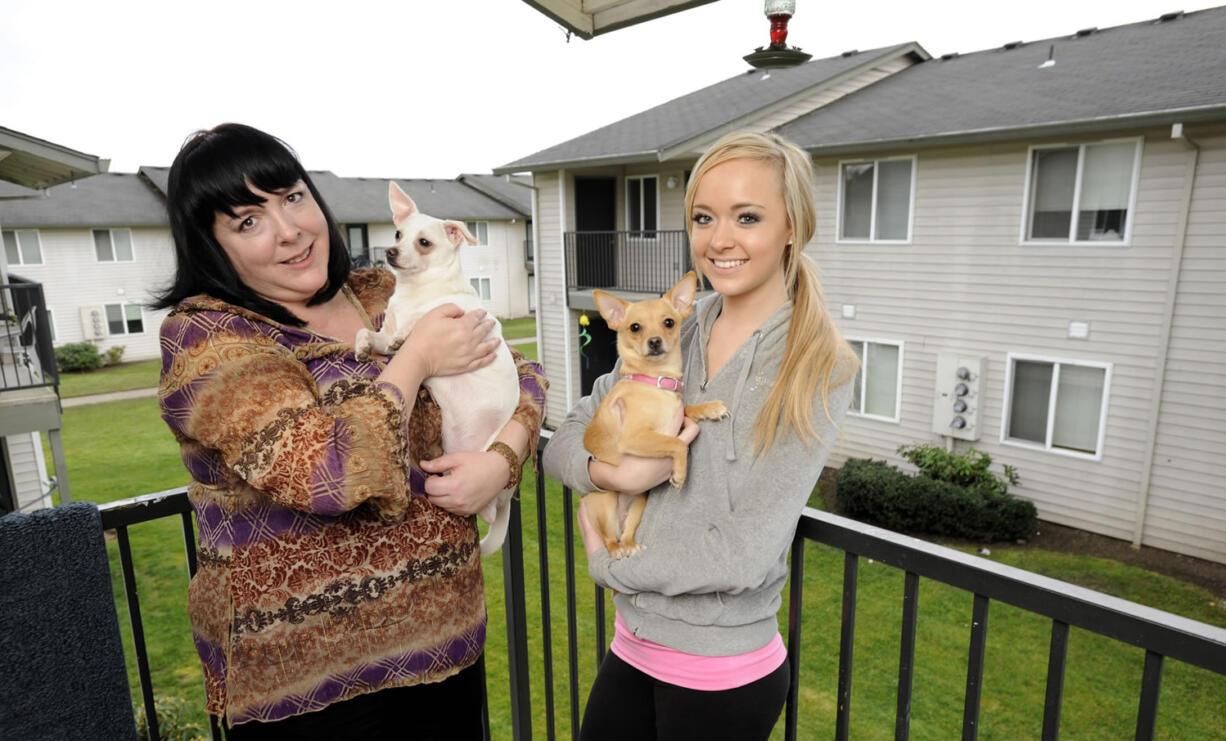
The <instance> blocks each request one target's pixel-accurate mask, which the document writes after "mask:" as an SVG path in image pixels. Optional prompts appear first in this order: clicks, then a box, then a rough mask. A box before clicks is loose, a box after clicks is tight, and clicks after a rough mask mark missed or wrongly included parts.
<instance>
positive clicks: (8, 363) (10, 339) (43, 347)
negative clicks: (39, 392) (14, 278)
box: [0, 283, 59, 391]
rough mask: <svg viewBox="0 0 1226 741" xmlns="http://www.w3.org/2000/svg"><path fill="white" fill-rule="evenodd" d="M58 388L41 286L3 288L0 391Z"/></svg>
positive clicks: (0, 289)
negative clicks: (46, 387)
mask: <svg viewBox="0 0 1226 741" xmlns="http://www.w3.org/2000/svg"><path fill="white" fill-rule="evenodd" d="M58 385H59V373H58V371H57V369H56V365H55V348H53V347H52V344H51V324H50V322H49V321H48V319H47V303H46V301H45V300H44V299H43V287H42V284H40V283H8V284H4V285H0V391H11V390H14V389H27V388H39V387H43V386H49V387H51V388H55V387H56V386H58Z"/></svg>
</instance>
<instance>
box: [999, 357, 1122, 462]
mask: <svg viewBox="0 0 1226 741" xmlns="http://www.w3.org/2000/svg"><path fill="white" fill-rule="evenodd" d="M1016 360H1032V361H1035V362H1039V363H1052V364H1053V365H1054V366H1055V367H1054V368H1053V369H1052V378H1051V389H1050V391H1049V392H1048V393H1049V397H1048V400H1047V404H1048V406H1047V432H1046V442H1044V443H1042V444H1040V443H1036V442H1031V441H1029V440H1018V439H1016V438H1012V437H1009V422H1010V419H1009V413H1010V411H1011V410H1012V402H1013V363H1014V361H1016ZM1061 364H1063V365H1077V366H1082V367H1084V368H1102V369H1103V401H1102V408H1101V409H1099V412H1098V440H1097V441H1096V442H1095V443H1094V450H1095V452H1094V453H1081V452H1078V451H1076V450H1069V449H1067V448H1056V447H1052V444H1051V433H1052V427H1053V426H1054V425H1055V424H1056V389H1058V388H1059V387H1060V368H1059V366H1060V365H1061ZM1112 366H1113V364H1112V363H1103V362H1099V361H1096V360H1078V359H1075V358H1061V357H1055V356H1051V355H1031V354H1028V353H1012V352H1011V353H1006V354H1005V393H1004V399H1003V401H1002V402H1001V410H1000V442H1001V444H1002V445H1012V446H1014V447H1018V448H1027V449H1029V450H1040V451H1043V452H1045V453H1055V454H1056V455H1063V456H1068V457H1070V458H1080V459H1082V460H1089V461H1101V460H1102V459H1103V444H1104V442H1105V441H1106V438H1107V409H1108V407H1110V401H1111V369H1112Z"/></svg>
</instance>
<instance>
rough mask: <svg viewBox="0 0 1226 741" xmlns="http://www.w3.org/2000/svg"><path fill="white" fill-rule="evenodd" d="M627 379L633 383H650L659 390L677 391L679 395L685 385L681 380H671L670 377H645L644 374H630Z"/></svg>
mask: <svg viewBox="0 0 1226 741" xmlns="http://www.w3.org/2000/svg"><path fill="white" fill-rule="evenodd" d="M625 377H626V378H629V379H630V380H631V381H638V382H640V383H649V384H651V385H652V386H655V387H656V388H658V389H665V390H666V391H676V392H678V393H679V392H680V391H681V388H682V386H683V385H684V384H682V383H681V380H680V379H677V378H669V377H668V376H645V375H643V374H642V373H628V374H626V376H625Z"/></svg>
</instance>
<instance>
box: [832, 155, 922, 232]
mask: <svg viewBox="0 0 1226 741" xmlns="http://www.w3.org/2000/svg"><path fill="white" fill-rule="evenodd" d="M900 160H910V162H911V182H910V186H909V187H910V189H911V191H910V193H908V194H907V195H908V198H907V236H906V237H905V238H904V239H879V238H878V237H877V236H876V235H877V173H878V172H879V168H878V165H879V164H880V163H882V162H897V161H900ZM868 163H872V165H873V199H872V201H871V202H870V203H869V227H868V237H844V236H843V203H844V200H845V198H844V194H843V185H844V181H843V168H844V167H845V166H847V165H863V164H868ZM918 172H919V155H917V154H904V155H898V156H895V157H871V158H870V157H859V158H854V159H846V160H839V163H838V167H837V168H836V169H835V173H834V177H835V186H834V191H835V206H834V208H835V211H834V241H835V243H836V244H911V242H912V239H913V238H914V236H915V184H916V180H917V173H918Z"/></svg>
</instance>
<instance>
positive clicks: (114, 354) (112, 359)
mask: <svg viewBox="0 0 1226 741" xmlns="http://www.w3.org/2000/svg"><path fill="white" fill-rule="evenodd" d="M122 359H123V345H115V346H114V347H108V348H107V350H106V352H104V353H102V364H103V365H115V364H116V363H118V362H119V361H120V360H122Z"/></svg>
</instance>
